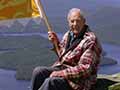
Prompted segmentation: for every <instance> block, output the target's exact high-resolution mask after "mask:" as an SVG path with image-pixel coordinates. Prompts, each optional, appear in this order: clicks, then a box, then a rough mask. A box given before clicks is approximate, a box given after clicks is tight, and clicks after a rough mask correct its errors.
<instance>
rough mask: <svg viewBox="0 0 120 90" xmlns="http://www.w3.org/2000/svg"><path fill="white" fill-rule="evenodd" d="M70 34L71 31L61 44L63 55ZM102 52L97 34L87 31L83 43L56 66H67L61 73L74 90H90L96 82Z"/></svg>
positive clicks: (69, 52)
mask: <svg viewBox="0 0 120 90" xmlns="http://www.w3.org/2000/svg"><path fill="white" fill-rule="evenodd" d="M68 33H69V31H68V32H67V33H66V34H65V35H64V37H63V39H62V41H61V43H60V44H59V46H60V52H61V55H62V54H63V53H64V52H65V47H66V45H67V39H68ZM101 51H102V50H101V45H100V44H99V42H98V40H97V38H96V36H95V34H94V33H93V32H91V31H86V32H85V34H84V36H83V39H82V40H81V42H80V43H79V44H78V45H77V46H76V47H75V48H74V49H73V50H72V51H71V50H69V51H68V52H67V53H66V54H65V55H64V56H63V57H62V59H61V61H57V62H56V63H55V64H54V66H57V65H60V64H62V65H65V66H67V68H66V69H63V70H61V72H62V74H63V76H64V77H65V78H66V79H67V81H68V83H69V85H70V86H71V87H72V88H73V89H74V90H89V89H90V88H91V85H92V84H95V82H96V76H97V69H98V64H99V61H100V56H101Z"/></svg>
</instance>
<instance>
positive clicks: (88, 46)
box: [32, 8, 102, 90]
mask: <svg viewBox="0 0 120 90" xmlns="http://www.w3.org/2000/svg"><path fill="white" fill-rule="evenodd" d="M67 19H68V23H69V27H70V30H68V31H67V32H66V33H65V35H64V36H63V39H62V40H61V42H60V41H59V39H58V38H57V35H56V33H55V32H53V31H50V32H48V38H49V40H50V41H51V42H52V43H53V44H57V47H58V50H56V52H57V54H58V56H59V58H58V60H57V61H56V62H55V63H54V64H53V66H51V67H36V68H35V69H34V71H33V77H32V90H90V89H91V86H92V85H94V84H95V82H96V76H97V70H98V65H99V62H100V56H101V51H102V50H101V46H100V44H99V42H98V40H97V37H96V36H95V34H94V33H93V32H92V31H91V30H90V29H89V27H88V25H86V20H85V18H84V16H83V13H82V11H81V10H80V9H78V8H73V9H71V10H70V11H69V13H68V17H67Z"/></svg>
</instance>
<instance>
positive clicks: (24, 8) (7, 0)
mask: <svg viewBox="0 0 120 90" xmlns="http://www.w3.org/2000/svg"><path fill="white" fill-rule="evenodd" d="M38 16H41V15H40V14H39V11H38V8H37V6H36V3H35V1H34V0H2V1H1V0H0V20H7V19H15V18H25V17H38Z"/></svg>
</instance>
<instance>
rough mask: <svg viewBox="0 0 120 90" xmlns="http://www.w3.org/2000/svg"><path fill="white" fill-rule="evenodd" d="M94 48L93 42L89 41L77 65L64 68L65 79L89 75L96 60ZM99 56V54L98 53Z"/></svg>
mask: <svg viewBox="0 0 120 90" xmlns="http://www.w3.org/2000/svg"><path fill="white" fill-rule="evenodd" d="M95 48H97V47H96V46H95V42H94V41H90V42H89V43H88V45H87V47H86V49H85V51H84V53H83V54H82V55H81V57H80V60H79V62H78V64H77V65H76V66H74V67H69V68H66V69H64V70H62V71H63V73H64V76H65V77H66V78H79V77H88V76H89V75H91V72H92V66H93V65H94V64H95V63H96V60H97V58H98V56H97V54H96V51H95ZM99 54H100V53H99Z"/></svg>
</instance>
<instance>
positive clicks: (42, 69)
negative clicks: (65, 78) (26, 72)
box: [33, 66, 45, 75]
mask: <svg viewBox="0 0 120 90" xmlns="http://www.w3.org/2000/svg"><path fill="white" fill-rule="evenodd" d="M44 70H45V67H40V66H38V67H36V68H35V69H34V70H33V75H38V74H40V73H42V72H43V71H44Z"/></svg>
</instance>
